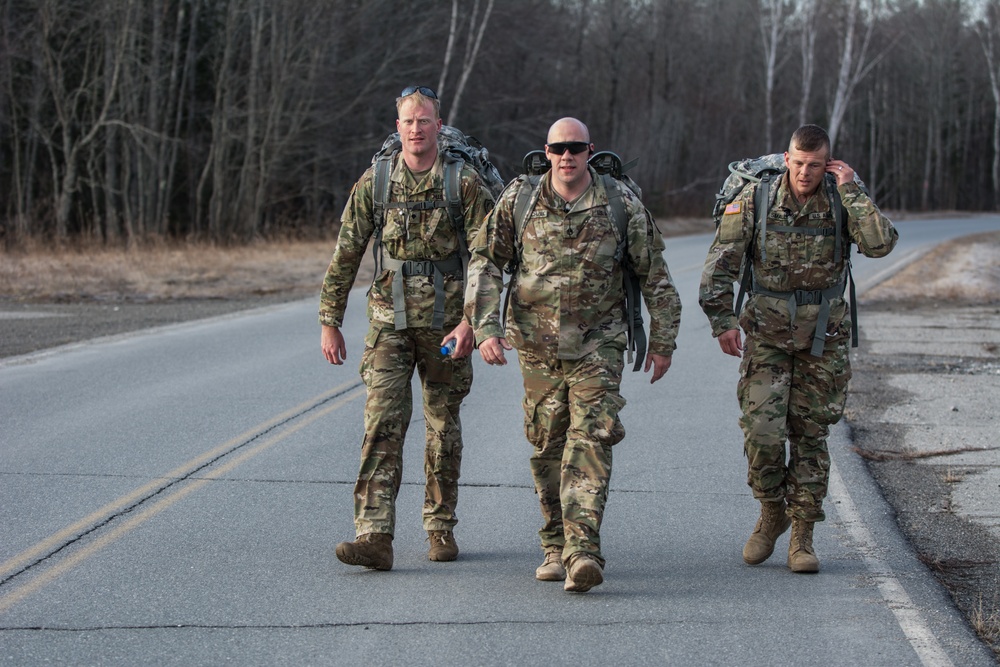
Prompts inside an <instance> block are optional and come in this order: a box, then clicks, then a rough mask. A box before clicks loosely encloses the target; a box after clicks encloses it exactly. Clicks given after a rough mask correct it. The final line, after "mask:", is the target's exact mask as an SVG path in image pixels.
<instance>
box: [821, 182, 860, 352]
mask: <svg viewBox="0 0 1000 667" xmlns="http://www.w3.org/2000/svg"><path fill="white" fill-rule="evenodd" d="M825 181H826V189H827V195H828V196H829V198H830V209H831V210H832V211H833V219H834V225H833V226H834V228H835V229H836V230H837V231H836V232H834V250H833V256H834V257H835V258H837V259H840V258H841V257H843V258H844V271H845V272H846V273H847V276H846V282H847V284H848V285H849V286H850V294H851V347H857V346H858V303H857V296H856V294H855V292H856V288H855V286H854V275H853V273H852V272H851V242H850V239H845V238H844V237H845V235H846V234H847V210H846V209H845V208H844V202H843V201H842V200H841V198H840V190H838V189H837V185H836V183H835V182H834V181H833V180H832V179H825ZM841 253H843V254H841ZM842 284H843V283H842Z"/></svg>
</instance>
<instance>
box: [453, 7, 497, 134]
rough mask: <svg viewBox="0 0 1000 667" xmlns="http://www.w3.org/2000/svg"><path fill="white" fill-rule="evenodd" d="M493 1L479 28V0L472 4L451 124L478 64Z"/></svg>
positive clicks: (456, 115)
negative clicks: (477, 23)
mask: <svg viewBox="0 0 1000 667" xmlns="http://www.w3.org/2000/svg"><path fill="white" fill-rule="evenodd" d="M493 2H494V0H487V3H486V9H485V10H484V11H483V17H482V19H480V20H479V26H478V28H477V26H476V20H477V16H478V14H479V0H475V2H474V3H473V5H472V15H471V16H470V17H469V33H468V37H467V40H466V45H465V57H464V58H463V59H462V74H461V76H460V77H459V79H458V85H457V86H456V87H455V95H454V97H453V98H452V100H451V104H450V106H449V109H450V111H449V112H448V124H449V125H454V124H455V119H456V118H457V117H458V109H459V104H460V103H461V101H462V93H463V92H465V85H466V84H467V83H468V82H469V76H470V75H471V74H472V70H473V69H474V68H475V66H476V58H478V57H479V46H480V45H481V44H482V42H483V33H484V32H486V26H487V24H488V23H489V22H490V14H491V13H492V12H493Z"/></svg>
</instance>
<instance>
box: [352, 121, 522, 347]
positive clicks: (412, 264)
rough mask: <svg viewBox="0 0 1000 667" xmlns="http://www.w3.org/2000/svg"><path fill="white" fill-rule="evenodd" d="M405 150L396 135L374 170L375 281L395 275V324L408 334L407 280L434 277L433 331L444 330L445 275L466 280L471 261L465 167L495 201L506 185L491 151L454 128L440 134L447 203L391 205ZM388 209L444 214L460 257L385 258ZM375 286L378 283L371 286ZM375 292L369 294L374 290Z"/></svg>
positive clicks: (386, 144) (378, 154)
mask: <svg viewBox="0 0 1000 667" xmlns="http://www.w3.org/2000/svg"><path fill="white" fill-rule="evenodd" d="M402 147H403V144H402V141H400V138H399V132H393V133H392V134H390V135H389V136H388V137H387V138H386V140H385V141H384V142H383V143H382V148H380V149H379V150H378V152H376V153H375V155H374V156H373V157H372V164H373V165H374V167H375V182H374V184H373V192H374V197H373V200H374V201H373V205H374V218H375V220H374V223H375V231H374V234H373V236H374V242H373V243H372V256H373V257H374V259H375V278H376V279H377V278H378V275H379V273H381V271H382V269H390V270H393V271H395V272H396V275H395V278H394V279H393V285H392V301H393V310H394V311H395V315H394V322H395V327H396V329H397V330H402V329H405V328H406V306H405V302H404V296H403V277H404V276H409V275H433V276H434V316H433V320H432V323H431V327H432V328H434V329H440V328H441V327H442V326H444V277H443V276H444V274H446V273H447V274H458V273H461V274H462V275H465V270H466V267H467V266H468V260H469V249H468V243H467V242H466V238H465V218H464V215H463V212H462V165H464V164H468V165H470V166H471V167H472V168H473V169H475V170H476V172H477V173H478V174H479V178H480V180H481V181H482V183H483V185H484V186H485V187H486V189H487V190H488V191H489V193H490V195H491V196H492V197H493V200H494V201H496V198H497V196H499V194H500V193H501V192H502V191H503V188H504V181H503V179H502V178H501V177H500V172H499V171H497V168H496V167H495V166H494V165H493V163H492V162H490V154H489V151H487V150H486V148H485V147H484V146H483V145H482V144H481V143H480V142H479V140H478V139H476V138H475V137H472V136H469V135H466V134H465V133H464V132H462V131H461V130H459V129H456V128H454V127H451V126H450V125H443V126H442V127H441V131H440V132H438V152H439V154H440V155H441V159H442V162H443V164H444V199H441V200H435V201H421V202H408V201H401V202H392V201H389V199H390V196H389V193H390V191H391V186H392V184H391V182H390V179H389V177H390V175H391V173H392V164H393V158H394V156H395V155H396V154H397V153H398V152H399V151H400V149H402ZM387 208H403V209H408V210H426V209H429V208H444V209H446V210H447V212H448V217H449V218H450V219H451V221H452V223H453V224H454V226H455V235H456V236H457V237H458V247H459V252H458V253H457V254H455V255H452V256H451V257H448V258H446V259H443V260H440V261H430V260H427V261H419V260H408V261H403V260H398V259H396V258H394V257H386V256H385V253H384V252H383V249H382V230H383V228H384V227H385V210H386V209H387ZM372 284H373V285H374V280H373V282H372ZM369 291H370V288H369Z"/></svg>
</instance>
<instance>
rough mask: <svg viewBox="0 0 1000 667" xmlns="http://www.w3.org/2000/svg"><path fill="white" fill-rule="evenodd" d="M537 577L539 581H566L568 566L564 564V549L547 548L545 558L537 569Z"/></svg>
mask: <svg viewBox="0 0 1000 667" xmlns="http://www.w3.org/2000/svg"><path fill="white" fill-rule="evenodd" d="M535 579H538V580H539V581H564V580H565V579H566V568H565V567H563V564H562V549H560V548H558V547H549V548H548V549H546V550H545V560H544V561H542V564H541V565H539V566H538V569H536V570H535Z"/></svg>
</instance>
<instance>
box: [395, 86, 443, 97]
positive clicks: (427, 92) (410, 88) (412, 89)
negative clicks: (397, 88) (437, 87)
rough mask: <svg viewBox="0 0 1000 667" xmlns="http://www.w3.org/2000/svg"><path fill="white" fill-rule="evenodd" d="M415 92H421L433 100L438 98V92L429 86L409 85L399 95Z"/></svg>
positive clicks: (406, 95) (404, 95) (405, 95)
mask: <svg viewBox="0 0 1000 667" xmlns="http://www.w3.org/2000/svg"><path fill="white" fill-rule="evenodd" d="M413 93H420V94H421V95H423V96H424V97H429V98H431V99H432V100H436V99H437V98H438V96H437V93H435V92H434V91H433V90H431V89H430V88H428V87H427V86H407V87H406V88H403V92H401V93H400V94H399V96H400V97H409V96H410V95H412V94H413Z"/></svg>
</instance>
